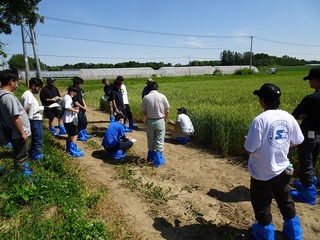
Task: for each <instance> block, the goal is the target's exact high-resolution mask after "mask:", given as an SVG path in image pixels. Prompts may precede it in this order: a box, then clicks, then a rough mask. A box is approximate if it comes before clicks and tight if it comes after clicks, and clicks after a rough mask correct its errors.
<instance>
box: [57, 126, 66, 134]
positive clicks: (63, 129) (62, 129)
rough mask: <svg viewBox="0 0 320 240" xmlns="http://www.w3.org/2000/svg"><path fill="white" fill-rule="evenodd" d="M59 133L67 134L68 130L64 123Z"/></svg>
mask: <svg viewBox="0 0 320 240" xmlns="http://www.w3.org/2000/svg"><path fill="white" fill-rule="evenodd" d="M59 134H67V131H66V128H65V127H64V125H59Z"/></svg>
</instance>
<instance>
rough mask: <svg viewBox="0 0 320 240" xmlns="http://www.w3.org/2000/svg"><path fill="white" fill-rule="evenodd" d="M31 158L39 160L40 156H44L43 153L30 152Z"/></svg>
mask: <svg viewBox="0 0 320 240" xmlns="http://www.w3.org/2000/svg"><path fill="white" fill-rule="evenodd" d="M30 158H31V160H35V161H36V160H41V159H42V158H44V155H43V153H38V154H32V155H31V157H30Z"/></svg>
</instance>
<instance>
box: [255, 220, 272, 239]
mask: <svg viewBox="0 0 320 240" xmlns="http://www.w3.org/2000/svg"><path fill="white" fill-rule="evenodd" d="M252 234H253V236H254V238H255V239H256V240H274V225H273V224H272V223H271V224H269V225H266V226H265V225H262V224H260V223H254V224H252Z"/></svg>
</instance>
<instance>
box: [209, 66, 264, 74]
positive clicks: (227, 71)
mask: <svg viewBox="0 0 320 240" xmlns="http://www.w3.org/2000/svg"><path fill="white" fill-rule="evenodd" d="M243 68H248V69H250V66H215V69H216V70H219V71H220V72H221V73H222V74H234V72H235V71H236V70H239V69H243ZM251 69H252V71H253V72H255V73H258V72H259V70H258V69H257V68H256V67H254V66H251Z"/></svg>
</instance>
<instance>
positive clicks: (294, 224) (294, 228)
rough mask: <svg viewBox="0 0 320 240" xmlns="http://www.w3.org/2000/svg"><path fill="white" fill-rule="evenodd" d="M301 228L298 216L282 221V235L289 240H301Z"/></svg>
mask: <svg viewBox="0 0 320 240" xmlns="http://www.w3.org/2000/svg"><path fill="white" fill-rule="evenodd" d="M302 232H303V231H302V228H301V224H300V220H299V217H298V216H295V217H294V218H292V219H284V223H283V233H284V234H285V235H286V236H287V238H289V239H290V240H302Z"/></svg>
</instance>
